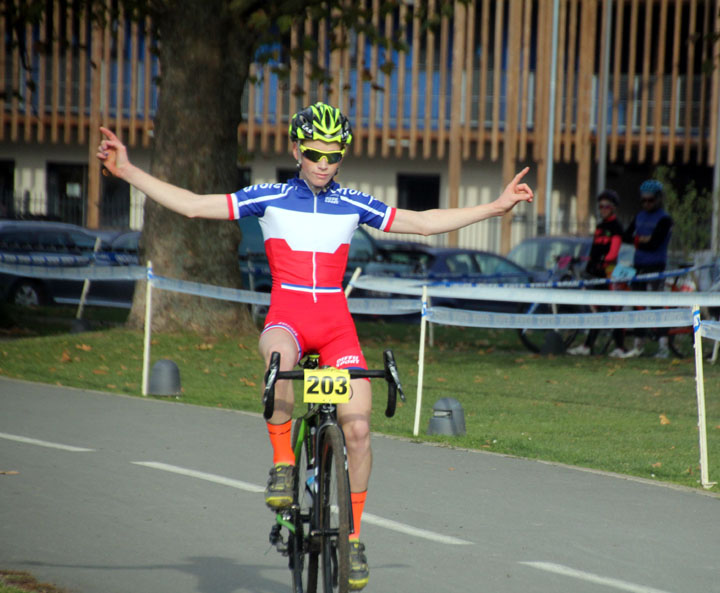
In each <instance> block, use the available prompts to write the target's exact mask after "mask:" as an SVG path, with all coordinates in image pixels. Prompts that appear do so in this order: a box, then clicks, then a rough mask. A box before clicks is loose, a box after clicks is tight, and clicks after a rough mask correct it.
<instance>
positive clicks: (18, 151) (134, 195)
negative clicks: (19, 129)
mask: <svg viewBox="0 0 720 593" xmlns="http://www.w3.org/2000/svg"><path fill="white" fill-rule="evenodd" d="M150 154H151V153H150V150H149V149H144V148H137V147H136V148H133V149H132V153H131V156H132V160H133V162H134V163H135V164H136V165H138V166H139V167H142V168H144V169H146V170H147V169H149V167H150ZM0 160H11V161H14V162H15V195H16V196H23V195H25V193H26V192H29V194H30V198H31V203H32V204H34V207H33V208H34V209H33V210H32V214H36V215H42V214H45V212H44V211H42V209H43V204H44V203H45V196H46V195H47V176H46V170H47V169H46V166H47V163H61V164H76V165H87V164H88V147H87V146H78V145H67V144H50V143H44V144H41V145H39V144H25V143H9V142H2V143H0ZM144 199H145V196H144V195H143V194H142V193H140V192H138V191H136V190H131V192H130V213H131V214H130V216H131V219H130V227H131V228H133V229H139V228H141V227H142V205H143V202H144Z"/></svg>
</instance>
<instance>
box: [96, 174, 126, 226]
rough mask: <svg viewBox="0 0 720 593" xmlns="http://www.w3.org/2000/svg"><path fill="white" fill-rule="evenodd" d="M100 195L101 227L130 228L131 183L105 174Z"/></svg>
mask: <svg viewBox="0 0 720 593" xmlns="http://www.w3.org/2000/svg"><path fill="white" fill-rule="evenodd" d="M100 196H101V197H100V227H101V228H104V229H119V230H124V229H129V228H130V185H129V184H128V183H127V182H125V181H123V180H122V179H118V178H117V177H113V176H110V175H109V176H107V177H105V176H104V175H103V177H102V187H101V189H100Z"/></svg>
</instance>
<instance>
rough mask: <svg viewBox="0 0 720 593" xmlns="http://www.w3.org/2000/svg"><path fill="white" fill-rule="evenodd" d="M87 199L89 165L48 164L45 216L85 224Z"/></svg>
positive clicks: (50, 218)
mask: <svg viewBox="0 0 720 593" xmlns="http://www.w3.org/2000/svg"><path fill="white" fill-rule="evenodd" d="M105 179H107V178H105ZM86 201H87V165H76V164H67V163H48V164H47V205H46V214H45V216H46V217H47V218H48V219H49V220H60V221H62V222H71V223H73V224H79V225H83V224H84V223H85V203H86Z"/></svg>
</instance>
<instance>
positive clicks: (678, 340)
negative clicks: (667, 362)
mask: <svg viewBox="0 0 720 593" xmlns="http://www.w3.org/2000/svg"><path fill="white" fill-rule="evenodd" d="M667 337H668V347H669V348H670V352H672V353H673V354H674V355H675V356H677V357H678V358H692V357H694V356H695V334H694V332H693V329H692V327H684V328H680V327H678V328H670V330H669V331H668V336H667ZM710 345H711V342H710V341H709V340H703V356H708V352H707V350H705V348H708V347H709V346H710ZM710 349H711V350H712V348H710Z"/></svg>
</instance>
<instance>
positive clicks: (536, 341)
mask: <svg viewBox="0 0 720 593" xmlns="http://www.w3.org/2000/svg"><path fill="white" fill-rule="evenodd" d="M582 312H583V309H582V308H580V307H577V306H575V305H559V306H558V307H557V308H556V310H554V311H553V309H552V306H551V305H549V304H546V303H543V304H541V305H539V306H537V307H536V308H535V310H534V314H537V315H550V314H558V313H582ZM553 331H554V332H556V333H557V334H559V336H560V340H561V341H562V345H563V348H564V349H565V350H567V349H568V348H569V347H570V345H571V344H572V343H573V341H574V340H575V338H576V337H577V335H578V332H579V331H580V330H578V329H561V330H542V329H541V330H536V329H519V330H517V332H518V336H519V337H520V341H521V342H522V343H523V345H524V346H525V347H526V348H527V349H528V350H530V352H535V353H537V352H541V351H542V349H543V346H544V345H545V341H546V339H547V338H546V336H547V335H548V334H549V333H550V332H553Z"/></svg>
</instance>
